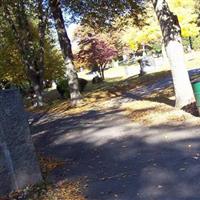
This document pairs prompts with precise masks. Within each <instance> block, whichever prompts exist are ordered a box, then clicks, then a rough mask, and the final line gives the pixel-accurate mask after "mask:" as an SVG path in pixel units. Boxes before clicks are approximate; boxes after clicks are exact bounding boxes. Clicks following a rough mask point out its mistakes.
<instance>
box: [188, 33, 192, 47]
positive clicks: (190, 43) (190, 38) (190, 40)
mask: <svg viewBox="0 0 200 200" xmlns="http://www.w3.org/2000/svg"><path fill="white" fill-rule="evenodd" d="M188 39H189V45H190V50H193V44H192V37H191V36H189V38H188Z"/></svg>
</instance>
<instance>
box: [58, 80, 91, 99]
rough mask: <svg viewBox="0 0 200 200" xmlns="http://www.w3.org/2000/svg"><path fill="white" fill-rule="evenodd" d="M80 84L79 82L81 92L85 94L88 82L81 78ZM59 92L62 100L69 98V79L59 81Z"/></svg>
mask: <svg viewBox="0 0 200 200" xmlns="http://www.w3.org/2000/svg"><path fill="white" fill-rule="evenodd" d="M78 82H79V89H80V92H83V91H84V89H85V86H86V85H87V83H88V81H87V80H85V79H83V78H79V79H78ZM57 90H58V92H59V94H60V96H61V97H62V98H69V97H70V91H69V85H68V80H67V79H61V80H58V81H57Z"/></svg>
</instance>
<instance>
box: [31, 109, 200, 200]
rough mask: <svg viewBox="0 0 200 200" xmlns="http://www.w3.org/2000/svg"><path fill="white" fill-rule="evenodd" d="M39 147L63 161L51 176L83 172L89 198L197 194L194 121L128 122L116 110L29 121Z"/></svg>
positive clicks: (199, 174) (199, 159) (171, 199)
mask: <svg viewBox="0 0 200 200" xmlns="http://www.w3.org/2000/svg"><path fill="white" fill-rule="evenodd" d="M31 128H32V135H33V139H34V143H35V146H36V148H37V150H38V151H40V152H43V153H44V154H46V155H50V156H54V157H56V158H58V159H61V160H63V161H66V164H65V166H63V167H62V168H60V169H56V170H54V171H53V172H52V174H51V175H50V179H51V180H54V181H55V182H56V181H61V180H65V179H76V178H84V180H85V183H86V185H87V187H86V191H85V195H86V196H87V199H90V200H114V199H120V200H140V199H143V200H151V199H152V200H199V197H200V190H199V188H200V135H199V128H198V127H186V126H178V127H177V126H172V125H170V124H169V125H167V126H166V125H165V126H164V125H163V126H159V127H150V128H145V127H142V126H140V125H138V124H133V123H130V121H129V120H128V119H126V118H125V117H124V116H123V115H122V114H121V111H120V110H114V111H108V112H100V111H96V110H93V111H90V112H87V113H84V114H81V115H74V116H71V117H58V116H51V117H50V116H48V115H44V116H42V117H41V118H40V119H39V121H37V122H35V123H33V124H32V127H31Z"/></svg>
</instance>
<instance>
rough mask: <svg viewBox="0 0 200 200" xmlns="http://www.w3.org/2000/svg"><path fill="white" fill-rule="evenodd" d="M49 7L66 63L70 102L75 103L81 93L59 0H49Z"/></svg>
mask: <svg viewBox="0 0 200 200" xmlns="http://www.w3.org/2000/svg"><path fill="white" fill-rule="evenodd" d="M50 7H51V11H52V15H53V18H54V22H55V27H56V31H57V34H58V40H59V43H60V47H61V50H62V53H63V57H64V61H65V65H66V75H67V79H68V85H69V90H70V98H71V102H72V105H76V104H77V103H78V102H79V101H80V99H81V93H80V91H79V84H78V75H77V73H76V70H75V66H74V62H73V53H72V48H71V42H70V39H69V37H68V34H67V31H66V28H65V23H64V19H63V15H62V10H61V4H60V0H50Z"/></svg>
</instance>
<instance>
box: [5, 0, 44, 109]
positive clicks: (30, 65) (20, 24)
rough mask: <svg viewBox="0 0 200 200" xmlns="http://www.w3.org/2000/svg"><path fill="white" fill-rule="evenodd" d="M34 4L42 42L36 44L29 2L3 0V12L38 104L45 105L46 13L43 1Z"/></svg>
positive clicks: (39, 0)
mask: <svg viewBox="0 0 200 200" xmlns="http://www.w3.org/2000/svg"><path fill="white" fill-rule="evenodd" d="M34 6H36V7H37V9H38V11H39V12H38V13H37V16H38V20H39V28H38V30H39V36H40V40H39V41H40V42H39V44H38V45H35V43H34V38H33V35H32V32H31V27H30V23H29V22H30V21H29V16H28V14H27V8H30V4H29V2H25V1H23V0H15V1H8V0H6V1H5V0H2V1H1V9H2V14H3V16H4V17H5V19H6V22H7V23H8V24H9V26H10V27H11V30H12V32H13V36H14V38H15V41H16V44H17V47H18V51H19V52H20V54H21V60H22V62H23V64H24V66H25V68H26V70H25V71H26V74H27V77H28V78H29V80H30V82H31V85H32V87H33V89H34V92H35V95H36V105H37V106H42V105H43V98H42V90H43V74H44V66H43V65H44V42H43V40H44V35H45V27H46V25H45V23H46V20H45V15H44V10H45V8H44V7H43V6H44V4H43V1H42V0H38V1H37V2H36V4H34Z"/></svg>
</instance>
